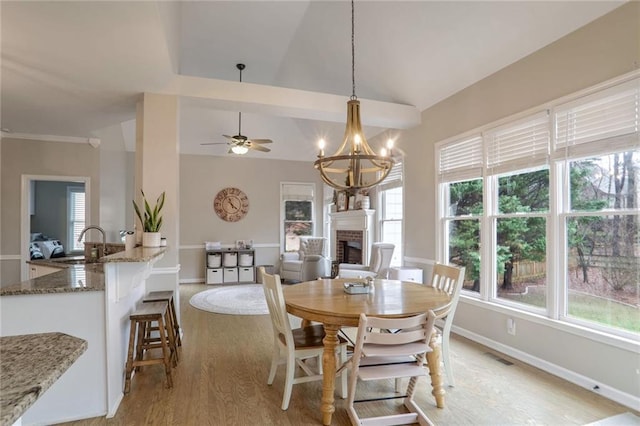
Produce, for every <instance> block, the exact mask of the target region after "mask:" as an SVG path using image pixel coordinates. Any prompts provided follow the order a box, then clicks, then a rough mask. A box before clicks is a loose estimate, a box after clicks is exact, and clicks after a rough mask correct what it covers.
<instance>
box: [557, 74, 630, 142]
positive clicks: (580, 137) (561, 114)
mask: <svg viewBox="0 0 640 426" xmlns="http://www.w3.org/2000/svg"><path fill="white" fill-rule="evenodd" d="M554 122H555V149H556V150H566V151H567V152H569V153H577V149H576V148H575V147H577V146H578V145H585V144H588V143H589V142H594V141H602V140H603V139H612V138H619V137H625V139H628V138H629V137H631V138H635V142H636V143H637V142H638V141H639V138H640V131H639V128H640V79H637V78H636V79H634V80H631V81H627V82H625V83H623V84H619V85H617V86H614V87H611V88H609V89H606V90H602V91H600V92H597V93H594V94H592V95H589V96H585V97H582V98H579V99H576V100H575V101H572V102H569V103H566V104H563V105H560V106H558V107H557V108H555V111H554ZM581 148H582V151H585V152H586V151H588V150H587V149H585V148H586V147H581Z"/></svg>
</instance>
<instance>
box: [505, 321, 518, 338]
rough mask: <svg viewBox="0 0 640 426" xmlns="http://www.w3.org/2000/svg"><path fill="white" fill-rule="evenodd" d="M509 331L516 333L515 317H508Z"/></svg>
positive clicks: (513, 334) (512, 333)
mask: <svg viewBox="0 0 640 426" xmlns="http://www.w3.org/2000/svg"><path fill="white" fill-rule="evenodd" d="M507 333H509V334H511V335H512V336H515V335H516V321H515V320H514V319H513V318H507Z"/></svg>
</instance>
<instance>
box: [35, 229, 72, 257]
mask: <svg viewBox="0 0 640 426" xmlns="http://www.w3.org/2000/svg"><path fill="white" fill-rule="evenodd" d="M29 253H30V255H31V260H36V259H51V258H56V257H64V256H65V253H64V246H63V245H62V243H61V242H60V240H57V239H55V238H49V237H47V236H46V235H44V234H42V233H41V232H35V233H32V234H31V242H30V244H29Z"/></svg>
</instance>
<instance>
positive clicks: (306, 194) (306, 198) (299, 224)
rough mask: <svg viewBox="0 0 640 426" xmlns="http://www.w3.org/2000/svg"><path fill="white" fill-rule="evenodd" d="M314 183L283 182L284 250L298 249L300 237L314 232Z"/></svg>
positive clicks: (281, 188)
mask: <svg viewBox="0 0 640 426" xmlns="http://www.w3.org/2000/svg"><path fill="white" fill-rule="evenodd" d="M314 193H315V184H313V183H282V184H281V186H280V196H281V199H282V208H281V216H282V224H283V225H282V239H283V246H284V251H287V252H289V251H298V249H299V248H300V237H301V236H303V235H313V233H314V228H315V226H314V203H313V199H314Z"/></svg>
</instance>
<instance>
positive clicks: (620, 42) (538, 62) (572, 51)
mask: <svg viewBox="0 0 640 426" xmlns="http://www.w3.org/2000/svg"><path fill="white" fill-rule="evenodd" d="M639 64H640V3H639V2H630V3H628V4H626V5H625V6H622V7H620V8H618V9H616V10H615V11H613V12H612V13H610V14H608V15H606V16H604V17H602V18H601V19H599V20H597V21H595V22H593V23H592V24H590V25H588V26H586V27H583V28H582V29H579V30H578V31H576V32H574V33H572V34H569V35H568V36H566V37H564V38H562V39H560V40H559V41H557V42H555V43H553V44H551V45H549V46H547V47H546V48H544V49H542V50H540V51H538V52H535V53H534V54H532V55H530V56H528V57H526V58H524V59H522V60H520V61H518V62H516V63H514V64H512V65H511V66H509V67H507V68H505V69H503V70H501V71H499V72H497V73H495V74H493V75H491V76H489V77H487V78H485V79H484V80H482V81H480V82H478V83H476V84H474V85H473V86H470V87H468V88H466V89H464V90H462V91H460V92H458V93H457V94H455V95H454V96H452V97H450V98H448V99H446V100H444V101H442V102H440V103H438V104H436V105H434V106H433V107H431V108H429V109H427V110H425V111H424V112H423V114H422V124H421V125H420V126H419V127H418V128H415V129H411V130H409V131H405V132H403V133H402V135H401V137H400V138H399V141H398V145H400V146H402V148H403V149H404V150H405V151H406V153H407V155H406V158H405V163H406V167H405V172H406V180H405V194H406V201H405V202H406V208H405V233H404V235H405V240H406V243H405V244H406V246H405V256H406V257H408V258H409V259H410V260H411V261H412V263H418V264H419V263H420V262H421V261H422V260H425V261H426V260H427V259H434V258H435V257H436V255H437V254H436V247H435V238H434V236H435V228H436V223H435V220H434V217H435V204H436V203H435V200H436V194H435V191H436V184H435V182H436V181H435V164H434V159H433V157H434V148H433V145H434V143H435V142H438V141H440V140H443V139H445V138H448V137H452V136H455V135H457V134H460V133H462V132H465V131H469V130H472V129H473V128H475V127H478V126H480V125H484V124H488V123H490V122H492V121H495V120H497V119H500V118H503V117H506V116H509V115H512V114H515V113H518V112H521V111H523V110H526V109H529V108H532V107H534V106H538V105H541V104H543V103H545V102H548V101H550V100H553V99H556V98H559V97H562V96H564V95H567V94H570V93H572V92H576V91H578V90H580V89H583V88H586V87H588V86H591V85H594V84H596V83H599V82H602V81H605V80H608V79H611V78H613V77H616V76H619V75H622V74H625V73H628V72H630V71H632V70H634V69H637V68H638V66H639ZM508 317H515V318H516V321H517V323H518V334H517V335H516V336H510V335H507V333H506V326H505V324H506V320H507V318H508ZM455 327H457V328H458V331H459V332H461V333H463V334H465V335H467V336H469V337H471V338H474V339H476V340H479V341H481V342H483V343H485V344H488V345H489V346H493V347H495V348H496V349H499V350H502V351H509V353H510V354H512V355H514V356H516V357H520V358H524V359H525V360H527V361H528V362H532V363H534V364H536V365H538V366H540V367H542V368H546V369H548V370H550V371H553V372H555V373H556V374H561V375H564V376H565V377H567V378H569V379H571V380H573V381H574V382H577V383H580V384H581V385H583V386H585V387H588V388H592V387H593V386H595V385H596V384H598V385H599V387H600V389H601V391H600V392H601V393H603V394H604V395H606V396H609V397H614V398H617V399H618V400H621V399H625V398H627V399H626V401H627V402H628V401H629V399H628V398H629V397H630V396H633V397H635V398H640V376H639V375H638V373H637V372H636V370H635V369H636V368H637V367H638V365H640V355H639V354H638V353H637V348H636V350H635V351H634V350H629V349H628V348H629V347H630V346H629V345H624V344H620V346H622V347H625V349H621V348H620V347H616V346H612V345H610V344H605V343H601V341H594V340H592V339H589V338H587V337H582V336H581V335H580V333H578V332H576V330H575V329H572V328H571V327H561V326H559V325H557V324H554V323H553V322H552V321H549V320H542V321H541V320H540V319H539V318H533V317H532V316H530V315H529V316H528V315H517V314H516V313H514V312H509V311H508V310H506V309H504V308H500V307H493V308H490V307H488V306H487V305H482V304H477V303H475V304H474V303H473V302H471V301H469V300H466V299H464V298H463V299H462V300H461V303H460V306H459V307H458V310H457V312H456V319H455ZM635 401H637V399H636V400H635ZM636 403H637V402H636Z"/></svg>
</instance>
